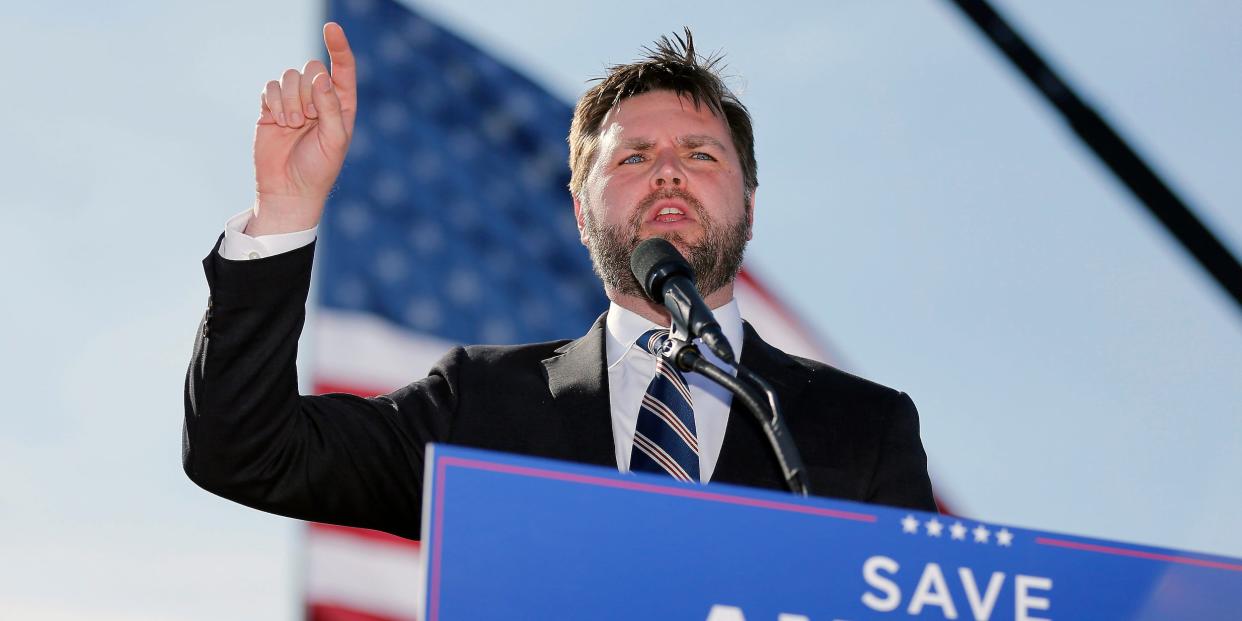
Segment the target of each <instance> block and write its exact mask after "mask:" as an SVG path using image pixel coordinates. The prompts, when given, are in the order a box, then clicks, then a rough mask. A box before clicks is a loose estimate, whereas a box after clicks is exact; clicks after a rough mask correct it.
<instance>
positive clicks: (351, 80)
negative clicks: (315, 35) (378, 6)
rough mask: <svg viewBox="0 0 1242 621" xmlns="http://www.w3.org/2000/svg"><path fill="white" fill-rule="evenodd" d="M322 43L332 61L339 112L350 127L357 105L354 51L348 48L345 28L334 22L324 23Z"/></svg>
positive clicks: (356, 74)
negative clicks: (339, 105)
mask: <svg viewBox="0 0 1242 621" xmlns="http://www.w3.org/2000/svg"><path fill="white" fill-rule="evenodd" d="M323 43H324V45H325V46H327V48H328V58H329V59H330V60H331V61H332V86H333V88H334V89H335V90H336V94H337V97H339V98H340V100H341V114H342V116H344V117H345V124H346V127H350V128H352V127H353V125H354V114H355V113H356V112H357V107H358V68H357V66H356V65H355V64H354V53H353V51H352V50H350V49H349V40H348V39H346V38H345V30H344V29H343V28H341V26H340V24H337V23H336V22H328V23H326V24H324V26H323Z"/></svg>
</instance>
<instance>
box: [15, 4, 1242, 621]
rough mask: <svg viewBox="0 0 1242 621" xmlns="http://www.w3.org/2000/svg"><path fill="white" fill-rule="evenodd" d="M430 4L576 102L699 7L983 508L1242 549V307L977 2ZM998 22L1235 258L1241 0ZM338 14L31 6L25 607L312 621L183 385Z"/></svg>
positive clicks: (805, 226)
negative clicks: (268, 145)
mask: <svg viewBox="0 0 1242 621" xmlns="http://www.w3.org/2000/svg"><path fill="white" fill-rule="evenodd" d="M66 6H68V7H71V9H70V10H66ZM417 6H419V7H420V8H421V9H422V10H423V11H424V12H425V13H427V14H428V15H429V16H431V17H434V18H439V19H440V20H441V21H443V22H445V23H446V24H447V25H449V26H450V27H453V28H455V29H457V30H458V32H461V33H462V34H464V35H466V36H469V37H471V38H473V39H474V40H475V41H477V42H479V43H480V45H482V46H483V47H485V48H486V49H489V50H492V51H494V52H496V53H497V54H499V55H502V56H503V57H505V58H507V59H509V60H510V61H511V62H513V63H514V64H516V65H517V66H518V67H519V68H521V69H523V70H525V71H527V72H528V73H530V74H531V75H532V76H533V77H535V78H536V79H538V80H540V81H541V82H543V83H544V84H545V85H547V86H548V87H549V88H550V89H552V90H553V91H554V92H556V93H558V94H560V95H562V96H563V97H564V98H565V99H567V100H569V99H572V98H574V97H575V96H576V95H577V94H578V93H579V92H580V91H581V90H582V89H583V87H584V83H585V80H586V79H587V78H588V77H592V76H596V75H598V74H599V73H600V72H601V71H602V70H603V68H604V67H605V66H606V65H607V64H609V63H612V62H617V61H623V60H628V59H630V58H632V57H633V56H635V55H636V53H637V50H638V48H639V46H640V45H642V44H645V43H647V42H649V41H651V40H652V39H654V38H655V37H657V36H658V35H660V34H663V33H668V32H671V31H674V30H677V29H679V28H680V26H682V25H683V24H686V25H690V26H692V27H693V28H694V30H695V33H696V37H697V39H698V42H699V44H700V45H701V46H702V47H704V48H705V49H716V48H720V49H723V50H724V51H725V52H726V53H727V58H728V62H729V66H730V72H729V73H730V74H731V75H732V76H733V78H732V84H733V86H734V87H735V89H736V90H738V91H739V92H740V94H741V96H742V98H743V99H744V100H745V101H746V102H747V103H748V105H749V106H750V107H751V110H752V112H753V114H754V116H755V124H756V134H757V150H758V158H759V165H760V190H759V194H758V208H757V211H756V232H755V240H754V242H753V244H752V246H751V254H750V258H751V260H752V263H753V265H754V266H755V268H756V270H757V271H758V272H759V273H760V274H761V275H763V276H765V277H766V278H767V280H768V282H769V283H770V284H771V285H772V286H773V288H775V289H776V290H777V291H778V292H779V293H780V294H782V295H783V296H784V297H785V299H787V300H789V301H790V303H791V304H792V305H794V306H795V307H796V308H797V309H798V310H799V312H800V313H801V314H802V315H804V316H805V317H807V318H808V319H809V320H811V321H812V323H813V324H814V325H815V327H816V329H817V330H818V331H819V332H820V333H821V334H823V335H824V336H825V337H826V338H827V339H828V340H830V341H831V342H832V343H833V345H834V346H835V347H836V349H838V350H839V351H841V352H842V353H843V355H844V357H845V358H846V361H847V362H848V364H849V365H850V367H851V368H852V369H854V370H856V371H858V372H859V373H861V374H863V375H866V376H868V377H870V378H872V379H875V380H877V381H879V382H882V383H885V384H888V385H891V386H895V387H898V388H901V389H902V390H905V391H907V392H909V393H910V394H911V396H912V397H913V398H914V400H915V402H916V403H917V404H918V406H919V409H920V413H921V416H922V422H923V438H924V443H925V445H926V446H927V449H928V452H929V455H930V456H931V464H932V469H933V475H934V476H935V477H936V480H937V482H938V483H939V484H940V485H941V490H940V491H941V492H942V493H944V494H945V496H946V497H947V498H948V499H949V500H950V501H951V502H953V503H954V504H955V506H957V507H958V508H959V510H960V511H961V512H963V513H965V514H967V515H970V516H974V517H978V518H981V519H986V520H991V521H997V522H1003V523H1009V524H1014V525H1018V526H1024V527H1032V528H1039V529H1045V530H1053V531H1062V532H1071V533H1078V534H1084V535H1091V536H1097V537H1105V538H1111V539H1118V540H1123V541H1134V542H1140V543H1148V544H1154V545H1162V546H1169V547H1176V548H1189V549H1194V550H1202V551H1211V552H1217V553H1222V554H1228V555H1232V556H1238V557H1242V534H1240V533H1239V531H1238V529H1237V527H1236V522H1237V517H1238V516H1239V515H1240V514H1242V495H1239V494H1238V493H1237V490H1238V489H1242V451H1240V450H1239V448H1242V416H1239V409H1240V408H1239V405H1238V404H1239V403H1242V313H1239V310H1238V308H1237V307H1236V306H1234V305H1233V304H1232V302H1231V301H1229V299H1228V298H1226V297H1225V296H1224V295H1223V294H1222V293H1220V292H1219V291H1218V290H1217V289H1216V288H1215V286H1214V285H1213V284H1212V283H1211V282H1209V281H1208V280H1207V278H1206V277H1205V276H1204V275H1203V274H1202V273H1201V271H1200V270H1199V269H1198V268H1197V266H1195V265H1194V264H1193V263H1192V262H1191V261H1190V259H1189V258H1188V257H1187V256H1186V255H1185V253H1183V252H1182V251H1181V250H1180V249H1179V248H1178V247H1177V246H1176V245H1175V244H1174V243H1173V242H1172V241H1171V240H1170V239H1169V237H1168V236H1167V235H1166V234H1165V233H1164V232H1163V231H1162V230H1161V229H1160V228H1159V227H1158V226H1157V225H1156V224H1155V223H1154V222H1153V221H1152V220H1151V219H1150V218H1149V217H1148V216H1146V215H1145V214H1144V213H1143V212H1142V211H1141V209H1140V208H1139V207H1138V206H1137V205H1136V204H1135V202H1134V200H1133V199H1132V198H1131V197H1130V195H1129V194H1127V193H1126V191H1125V190H1124V189H1123V188H1121V187H1120V186H1119V185H1118V184H1117V183H1116V182H1114V181H1113V180H1112V179H1111V177H1109V175H1108V174H1107V173H1106V172H1105V171H1104V170H1103V169H1102V167H1101V166H1100V165H1099V164H1098V163H1097V162H1096V161H1095V160H1094V158H1093V156H1091V154H1090V153H1088V152H1087V151H1085V149H1084V148H1083V146H1082V145H1081V144H1080V143H1079V142H1078V141H1077V139H1076V138H1075V137H1074V136H1073V135H1072V134H1071V133H1070V132H1068V131H1067V130H1066V128H1065V127H1064V126H1063V124H1062V123H1061V121H1060V120H1059V119H1058V118H1057V117H1056V116H1055V115H1054V113H1052V112H1051V111H1050V110H1049V108H1048V107H1047V106H1046V105H1045V104H1044V103H1043V102H1042V101H1041V100H1040V99H1038V98H1037V97H1036V96H1035V95H1034V93H1033V92H1032V90H1031V89H1030V88H1029V87H1028V86H1027V85H1026V84H1025V83H1024V82H1023V81H1022V80H1021V79H1019V77H1018V76H1017V75H1015V74H1014V72H1012V71H1011V70H1010V68H1009V67H1008V66H1007V65H1006V64H1005V62H1003V60H1002V59H1000V58H999V57H998V56H997V55H996V54H995V53H994V52H993V51H992V49H991V48H990V46H989V45H988V44H986V43H985V42H984V41H983V40H982V39H981V37H979V36H978V35H977V34H976V33H975V32H974V31H973V28H972V27H970V26H969V25H968V24H967V23H966V22H965V20H963V19H962V18H960V17H959V16H958V15H957V14H956V13H955V11H954V9H952V7H951V6H950V5H949V3H947V2H932V1H924V2H906V3H867V2H825V3H805V4H791V5H789V6H788V7H787V8H784V9H781V10H772V9H770V8H765V7H762V6H759V5H758V4H755V3H738V4H735V5H725V6H724V7H722V8H719V9H718V10H717V11H715V12H714V13H707V12H703V11H701V10H700V11H691V10H689V9H685V8H675V7H670V6H668V5H667V3H660V2H637V3H627V4H625V5H614V6H606V7H605V6H596V5H594V4H591V3H581V2H548V3H540V4H538V5H535V6H529V7H525V8H523V9H522V10H521V11H520V12H514V11H513V9H512V8H511V6H512V4H511V3H501V2H496V1H485V2H471V3H457V4H452V5H451V6H450V3H449V2H440V1H437V2H423V3H419V4H418V5H417ZM1000 6H1001V8H1002V9H1004V10H1005V11H1006V13H1007V14H1008V15H1009V16H1010V17H1011V18H1012V20H1013V21H1014V22H1015V23H1016V24H1017V25H1018V26H1019V27H1020V28H1021V29H1022V30H1024V31H1025V32H1026V34H1028V36H1029V37H1030V38H1031V39H1032V40H1033V41H1034V42H1035V43H1036V44H1037V45H1038V47H1040V48H1041V49H1042V50H1043V51H1045V52H1046V54H1047V56H1048V57H1049V58H1050V59H1051V60H1052V61H1053V62H1054V63H1055V64H1056V66H1057V67H1058V68H1060V69H1061V70H1062V71H1063V72H1064V74H1065V75H1066V77H1068V78H1069V79H1070V81H1071V82H1072V83H1073V84H1075V85H1076V86H1077V87H1078V88H1079V89H1080V91H1081V92H1082V93H1083V94H1084V95H1085V96H1087V97H1088V98H1089V99H1090V100H1091V101H1092V102H1093V103H1094V104H1095V105H1096V106H1097V107H1098V108H1099V109H1100V110H1101V112H1103V113H1104V114H1105V115H1106V116H1108V117H1109V118H1110V119H1111V120H1112V121H1113V122H1114V123H1115V125H1116V126H1117V127H1118V128H1119V129H1120V130H1121V131H1122V132H1123V134H1124V135H1126V136H1127V137H1128V138H1129V139H1130V140H1131V141H1132V143H1133V144H1134V145H1135V146H1136V147H1137V148H1138V149H1139V150H1140V151H1141V152H1142V153H1143V154H1144V155H1146V156H1147V157H1148V158H1149V161H1150V162H1151V163H1152V164H1153V165H1154V166H1155V167H1156V168H1157V169H1158V170H1159V171H1161V172H1162V173H1163V174H1164V175H1165V176H1166V178H1167V179H1168V180H1169V181H1170V182H1171V183H1172V184H1173V185H1174V186H1175V187H1176V188H1177V189H1178V190H1179V191H1180V192H1181V193H1182V194H1183V196H1184V197H1185V198H1186V199H1187V200H1188V201H1189V202H1190V203H1191V204H1193V205H1195V206H1196V208H1198V209H1199V211H1200V213H1201V215H1202V216H1203V217H1204V219H1205V220H1207V221H1208V222H1209V223H1210V224H1211V225H1212V226H1214V227H1215V229H1216V230H1217V231H1218V233H1220V234H1221V235H1222V237H1224V238H1225V240H1226V242H1227V243H1228V244H1230V245H1231V247H1232V248H1233V249H1234V252H1235V253H1239V252H1240V250H1239V249H1240V248H1242V212H1240V211H1239V209H1238V205H1239V204H1242V175H1239V174H1238V170H1239V162H1242V153H1240V151H1242V117H1240V116H1239V115H1238V114H1237V112H1238V110H1242V80H1239V79H1238V77H1237V67H1238V65H1239V62H1240V61H1242V7H1240V6H1239V5H1237V4H1236V3H1226V2H1181V3H1176V4H1170V3H1163V2H1155V1H1147V2H1101V3H1086V4H1084V3H1071V2H1065V1H1056V2H1042V3H1021V4H1019V3H1015V2H1005V3H1002V4H1001V5H1000ZM321 19H322V15H321V9H319V8H318V7H317V5H315V4H313V3H312V4H301V3H280V2H271V3H259V4H254V3H244V2H240V1H237V0H234V1H224V2H218V3H210V4H208V3H195V4H190V3H158V2H150V1H133V2H124V3H118V4H116V5H108V6H105V5H102V4H98V3H86V2H77V3H70V4H69V5H65V4H57V5H42V4H37V3H23V4H22V5H20V6H18V7H14V8H8V7H6V8H5V9H4V22H5V24H6V26H7V27H8V28H7V32H6V36H5V37H3V38H0V54H3V57H4V58H6V59H8V60H9V62H7V63H6V71H5V75H6V84H7V85H8V88H6V89H5V103H4V106H3V114H2V115H0V144H3V145H4V146H5V148H4V149H2V150H0V175H2V176H3V183H0V209H3V213H4V215H5V218H4V221H5V222H6V223H7V224H8V227H7V231H6V233H7V234H6V236H5V238H6V244H5V247H4V250H3V256H4V258H5V260H4V261H2V262H0V282H3V283H4V285H5V289H6V292H7V294H6V295H4V296H0V297H2V299H0V316H2V317H3V318H4V319H5V328H4V330H3V331H2V332H0V350H2V351H3V352H4V356H3V358H2V359H0V365H3V369H2V372H0V388H2V389H3V393H4V394H5V396H6V406H5V407H4V408H3V409H2V411H0V429H2V432H0V489H3V490H4V493H3V494H2V495H0V526H3V528H0V549H2V550H3V551H4V553H3V558H4V559H5V561H4V562H3V563H0V616H3V617H5V618H8V617H13V618H30V619H56V620H62V619H216V618H239V619H248V618H253V619H270V618H293V617H294V616H295V614H296V611H297V602H298V592H297V584H298V573H297V572H298V569H297V567H298V552H297V550H298V537H299V530H298V528H297V526H296V524H295V523H294V522H292V521H289V520H285V519H283V518H277V517H274V516H269V515H266V514H262V513H258V512H255V511H252V510H249V509H245V508H243V507H239V506H236V505H232V504H229V503H227V502H225V501H223V500H219V499H217V498H215V497H213V496H210V495H208V494H206V493H204V492H202V491H200V490H198V489H197V488H195V487H194V486H193V485H192V484H191V483H190V482H189V481H188V480H187V479H186V478H185V477H184V475H183V474H182V473H181V470H180V426H181V422H180V417H181V381H182V374H183V370H184V365H185V363H186V361H187V360H188V357H189V352H190V347H191V344H192V338H193V333H194V330H195V327H196V326H197V322H198V319H199V317H200V316H201V313H202V310H203V306H204V304H205V301H206V296H207V288H206V284H205V283H204V281H203V279H202V275H201V269H200V266H199V263H198V262H199V260H200V259H201V258H202V257H203V256H204V255H205V254H206V253H207V252H208V251H209V250H210V248H211V244H212V243H213V242H214V240H215V237H216V235H217V234H218V232H219V230H220V227H221V225H222V223H223V222H224V220H225V219H226V218H227V217H228V216H230V215H232V214H233V213H236V212H237V211H239V210H241V209H243V208H245V207H246V206H248V204H249V201H250V198H251V196H252V192H253V180H252V171H251V167H250V153H249V148H250V140H251V131H252V123H253V121H254V118H255V115H256V112H257V100H258V97H257V95H258V92H259V90H260V88H261V87H262V85H263V83H264V82H265V81H266V80H268V79H270V78H272V77H274V76H277V75H278V74H279V73H280V72H281V71H282V70H283V69H284V68H285V67H288V66H298V67H300V66H301V64H302V63H303V62H304V60H305V59H306V58H307V57H308V56H309V55H311V54H316V53H318V52H317V49H318V48H317V47H316V45H317V38H318V28H319V24H320V23H321ZM532 33H537V36H533V34H532ZM361 113H362V114H365V113H366V111H365V110H363V111H361Z"/></svg>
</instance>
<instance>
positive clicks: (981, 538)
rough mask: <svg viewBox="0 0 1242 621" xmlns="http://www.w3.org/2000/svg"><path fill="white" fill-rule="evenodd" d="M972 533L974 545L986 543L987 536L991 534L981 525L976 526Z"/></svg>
mask: <svg viewBox="0 0 1242 621" xmlns="http://www.w3.org/2000/svg"><path fill="white" fill-rule="evenodd" d="M974 532H975V543H987V542H988V535H991V534H992V532H991V531H989V530H988V529H987V527H985V526H984V525H983V524H980V525H978V526H976V527H975V531H974Z"/></svg>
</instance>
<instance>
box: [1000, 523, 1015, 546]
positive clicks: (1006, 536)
mask: <svg viewBox="0 0 1242 621" xmlns="http://www.w3.org/2000/svg"><path fill="white" fill-rule="evenodd" d="M996 543H997V544H998V545H1002V546H1005V547H1006V548H1008V547H1009V545H1010V544H1012V543H1013V533H1011V532H1009V529H1008V528H1002V529H1000V532H998V533H996Z"/></svg>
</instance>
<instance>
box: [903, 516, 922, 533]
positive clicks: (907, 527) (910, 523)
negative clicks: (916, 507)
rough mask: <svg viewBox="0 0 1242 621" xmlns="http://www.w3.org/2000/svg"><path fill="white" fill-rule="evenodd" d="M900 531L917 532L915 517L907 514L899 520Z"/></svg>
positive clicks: (917, 526) (917, 523) (917, 524)
mask: <svg viewBox="0 0 1242 621" xmlns="http://www.w3.org/2000/svg"><path fill="white" fill-rule="evenodd" d="M901 532H903V533H917V532H919V521H918V520H917V519H915V517H914V516H913V515H907V516H906V518H905V519H904V520H902V521H901Z"/></svg>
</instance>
